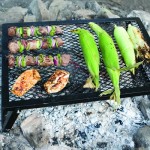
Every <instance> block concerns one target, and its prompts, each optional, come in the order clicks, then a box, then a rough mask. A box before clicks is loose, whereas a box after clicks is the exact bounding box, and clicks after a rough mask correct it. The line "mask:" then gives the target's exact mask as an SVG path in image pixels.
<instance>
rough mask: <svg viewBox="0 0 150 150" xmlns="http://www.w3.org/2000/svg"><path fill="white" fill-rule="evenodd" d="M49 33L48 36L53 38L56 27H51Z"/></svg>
mask: <svg viewBox="0 0 150 150" xmlns="http://www.w3.org/2000/svg"><path fill="white" fill-rule="evenodd" d="M51 27H52V28H51V31H50V33H49V34H50V36H54V35H55V32H56V27H55V26H51Z"/></svg>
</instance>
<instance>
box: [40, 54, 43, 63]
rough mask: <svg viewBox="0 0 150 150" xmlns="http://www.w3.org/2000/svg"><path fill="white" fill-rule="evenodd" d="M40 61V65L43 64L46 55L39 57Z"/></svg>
mask: <svg viewBox="0 0 150 150" xmlns="http://www.w3.org/2000/svg"><path fill="white" fill-rule="evenodd" d="M39 61H40V63H42V62H43V61H44V55H43V54H40V55H39Z"/></svg>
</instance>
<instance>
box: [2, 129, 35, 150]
mask: <svg viewBox="0 0 150 150" xmlns="http://www.w3.org/2000/svg"><path fill="white" fill-rule="evenodd" d="M0 143H1V142H0ZM2 148H3V149H4V150H10V149H11V150H18V149H21V150H32V149H33V148H32V147H31V146H30V144H29V142H28V141H27V140H26V139H25V138H24V136H23V135H22V133H21V132H20V129H19V128H15V129H11V130H10V132H9V134H5V136H4V139H3V147H2Z"/></svg>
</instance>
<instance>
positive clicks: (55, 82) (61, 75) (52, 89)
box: [44, 70, 70, 94]
mask: <svg viewBox="0 0 150 150" xmlns="http://www.w3.org/2000/svg"><path fill="white" fill-rule="evenodd" d="M69 75H70V73H69V72H67V71H65V70H56V71H55V72H54V74H53V75H52V76H51V77H50V78H49V79H48V81H47V82H46V83H45V84H44V88H45V90H46V91H47V93H48V94H50V93H57V92H59V91H61V90H62V89H63V88H64V87H65V86H66V85H67V83H68V80H69Z"/></svg>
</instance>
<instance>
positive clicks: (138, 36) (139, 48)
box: [127, 24, 150, 62]
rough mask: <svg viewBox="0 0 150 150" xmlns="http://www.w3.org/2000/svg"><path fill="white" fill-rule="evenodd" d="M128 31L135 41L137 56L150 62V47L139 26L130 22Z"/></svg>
mask: <svg viewBox="0 0 150 150" xmlns="http://www.w3.org/2000/svg"><path fill="white" fill-rule="evenodd" d="M127 32H128V34H129V36H130V38H131V41H132V42H133V45H134V49H135V51H136V57H140V58H142V59H145V60H146V61H148V62H150V47H149V45H148V44H147V43H146V41H145V40H144V37H143V35H142V33H141V31H140V30H139V29H138V28H137V27H135V26H133V25H131V24H129V25H128V29H127Z"/></svg>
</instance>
